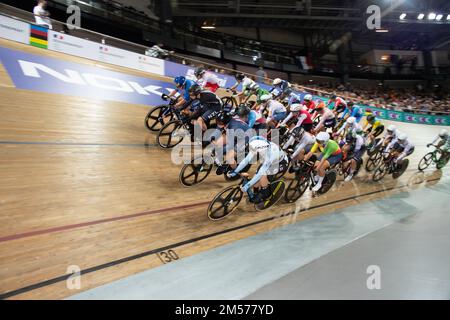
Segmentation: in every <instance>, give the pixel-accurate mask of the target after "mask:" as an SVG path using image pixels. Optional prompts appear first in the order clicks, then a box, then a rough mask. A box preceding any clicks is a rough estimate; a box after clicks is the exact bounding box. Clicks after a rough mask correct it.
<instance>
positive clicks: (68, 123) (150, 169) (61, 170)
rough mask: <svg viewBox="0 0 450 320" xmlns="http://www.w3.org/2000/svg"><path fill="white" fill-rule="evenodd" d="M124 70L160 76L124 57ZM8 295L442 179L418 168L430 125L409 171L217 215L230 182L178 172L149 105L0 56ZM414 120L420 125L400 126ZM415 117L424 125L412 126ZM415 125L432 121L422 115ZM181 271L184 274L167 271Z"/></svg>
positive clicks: (125, 270) (53, 290)
mask: <svg viewBox="0 0 450 320" xmlns="http://www.w3.org/2000/svg"><path fill="white" fill-rule="evenodd" d="M0 46H3V47H8V48H12V49H18V50H22V51H26V52H31V53H33V54H39V55H47V56H52V57H56V58H59V59H63V60H67V61H75V62H81V63H85V64H89V65H92V66H94V65H95V64H97V65H99V64H100V63H98V62H95V63H94V62H93V61H88V60H85V59H79V58H75V57H70V56H66V55H63V54H59V53H55V52H51V51H46V50H42V49H37V48H33V47H29V46H26V45H21V44H17V43H13V42H9V41H6V40H0ZM104 67H106V68H109V69H112V70H115V71H119V72H124V73H128V74H137V75H140V76H149V75H148V74H143V73H139V72H135V71H132V70H129V69H125V68H119V67H114V66H110V65H104ZM0 96H1V100H0V115H1V117H0V179H1V180H0V181H1V184H0V219H1V220H0V221H1V223H0V297H1V298H4V299H5V298H7V299H54V298H64V297H67V296H70V295H73V294H75V293H77V292H79V291H77V290H69V289H67V287H66V278H67V268H68V266H70V265H78V266H79V267H80V268H81V269H82V289H81V290H87V289H89V288H92V287H95V286H98V285H101V284H105V283H108V282H111V281H113V280H116V279H119V278H123V277H125V276H128V275H131V274H133V273H136V272H140V271H143V270H146V269H149V268H154V267H157V266H160V265H161V264H163V261H164V259H163V258H162V257H161V256H160V255H159V254H158V253H159V252H161V251H167V250H173V251H174V252H175V253H176V255H178V256H179V258H181V259H182V258H184V257H186V256H189V255H193V254H195V253H198V252H201V251H204V250H208V249H211V248H214V247H217V246H220V245H223V244H226V243H229V242H232V241H236V240H238V239H242V238H245V237H248V236H251V235H254V234H257V233H261V232H267V231H269V230H270V229H272V228H276V227H279V226H281V225H283V224H287V223H292V222H296V221H300V220H303V219H307V218H310V217H313V216H316V215H322V214H326V213H328V212H331V211H333V210H336V209H339V208H343V207H347V206H350V205H353V204H357V203H359V202H361V201H369V200H372V199H376V198H381V197H384V196H386V195H389V194H391V193H395V192H399V191H405V190H408V189H411V188H419V187H421V186H424V185H431V184H435V183H438V182H439V180H441V179H447V178H446V177H445V175H444V176H442V172H441V171H433V170H430V171H426V172H425V174H419V173H417V171H416V168H417V163H418V160H419V159H420V158H421V157H422V156H423V155H424V153H425V150H426V148H425V147H424V145H425V144H426V142H428V141H431V139H432V138H433V137H434V136H435V132H436V130H434V131H433V132H429V131H430V130H428V129H423V130H422V132H421V139H420V143H417V145H418V146H417V148H416V152H415V153H414V154H413V155H412V156H411V165H410V167H409V169H408V171H407V172H406V173H405V174H404V176H403V177H401V178H400V179H399V180H393V179H392V178H391V177H390V176H388V177H386V178H385V179H384V181H383V182H382V183H373V182H370V181H369V180H368V179H369V177H368V176H366V175H365V172H364V173H363V174H361V176H360V177H358V178H357V179H356V180H355V182H354V183H347V184H345V185H344V184H343V182H342V180H341V179H342V178H340V180H339V181H338V183H337V184H336V186H335V187H334V188H333V190H332V191H330V192H329V193H328V194H326V195H324V196H321V197H318V198H314V199H311V197H310V196H309V194H306V195H305V196H304V197H303V198H302V199H301V200H300V201H298V202H297V204H296V205H287V204H279V205H277V206H276V207H275V208H273V209H271V210H268V211H265V212H261V213H256V212H254V211H253V210H252V208H251V207H250V206H246V205H245V204H244V203H242V204H241V205H240V209H239V210H238V211H237V212H236V213H235V214H233V215H232V216H230V217H228V218H227V219H225V220H222V221H219V222H211V221H209V220H208V219H207V217H206V207H207V204H208V203H209V201H210V200H211V199H212V197H213V196H214V194H216V193H217V192H218V191H220V190H221V189H222V188H223V187H224V186H226V185H227V184H226V183H225V182H224V181H223V179H222V178H221V177H216V176H215V175H211V176H210V177H208V179H207V181H206V182H205V183H203V184H201V185H199V186H197V187H195V188H191V189H186V188H183V187H181V185H180V184H179V182H178V174H179V171H180V166H176V165H173V164H172V163H171V160H170V152H169V151H165V150H161V149H159V148H158V147H156V146H155V135H154V134H152V133H149V132H148V131H147V130H146V129H145V128H144V126H143V119H144V117H145V115H146V113H147V111H148V110H149V107H148V106H143V105H129V104H125V103H119V102H109V101H102V100H96V101H93V100H88V99H85V98H79V97H72V96H63V95H57V94H48V93H41V92H33V91H26V90H18V89H15V88H14V85H13V83H12V82H11V80H10V79H9V76H8V75H7V73H6V72H5V70H4V69H3V67H2V66H0ZM398 125H399V126H403V127H404V128H405V130H406V131H407V130H408V128H407V127H409V131H410V132H411V130H415V129H414V128H413V129H411V125H408V126H406V125H401V124H398ZM412 127H414V126H412ZM416 128H424V127H419V126H416ZM167 281H176V279H167Z"/></svg>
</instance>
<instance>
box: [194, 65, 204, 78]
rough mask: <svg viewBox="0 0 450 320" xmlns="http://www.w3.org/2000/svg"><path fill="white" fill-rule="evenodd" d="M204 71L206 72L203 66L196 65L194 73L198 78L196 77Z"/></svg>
mask: <svg viewBox="0 0 450 320" xmlns="http://www.w3.org/2000/svg"><path fill="white" fill-rule="evenodd" d="M205 72H206V70H205V68H203V67H198V68H197V69H195V71H194V75H195V76H196V77H197V78H198V77H200V76H201V75H202V74H204V73H205Z"/></svg>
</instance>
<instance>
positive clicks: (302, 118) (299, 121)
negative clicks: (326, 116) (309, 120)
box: [294, 113, 306, 128]
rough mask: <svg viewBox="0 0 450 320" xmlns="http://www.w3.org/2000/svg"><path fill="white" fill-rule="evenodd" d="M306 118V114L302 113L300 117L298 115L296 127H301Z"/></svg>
mask: <svg viewBox="0 0 450 320" xmlns="http://www.w3.org/2000/svg"><path fill="white" fill-rule="evenodd" d="M305 119H306V114H303V113H302V115H301V116H300V117H298V121H297V124H296V125H295V127H294V128H298V127H300V126H301V125H302V123H303V121H305Z"/></svg>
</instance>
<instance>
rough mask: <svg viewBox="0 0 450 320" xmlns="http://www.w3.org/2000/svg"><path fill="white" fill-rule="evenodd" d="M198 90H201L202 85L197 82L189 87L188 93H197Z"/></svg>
mask: <svg viewBox="0 0 450 320" xmlns="http://www.w3.org/2000/svg"><path fill="white" fill-rule="evenodd" d="M200 92H202V87H200V86H199V85H198V84H193V85H192V87H190V88H189V94H194V95H198V94H199V93H200Z"/></svg>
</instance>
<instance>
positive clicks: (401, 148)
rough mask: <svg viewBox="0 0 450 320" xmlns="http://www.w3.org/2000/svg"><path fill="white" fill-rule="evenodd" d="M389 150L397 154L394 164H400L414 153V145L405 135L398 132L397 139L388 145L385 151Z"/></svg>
mask: <svg viewBox="0 0 450 320" xmlns="http://www.w3.org/2000/svg"><path fill="white" fill-rule="evenodd" d="M391 149H392V150H394V151H395V152H396V153H397V154H398V156H397V157H396V159H395V162H400V161H401V160H403V159H404V158H406V157H407V156H409V155H410V154H412V153H413V152H414V144H413V143H412V142H411V140H410V139H409V138H408V136H407V135H406V134H404V133H401V132H400V133H399V134H398V135H397V137H396V138H395V139H393V140H392V141H391V143H389V145H388V146H387V148H386V151H390V150H391Z"/></svg>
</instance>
